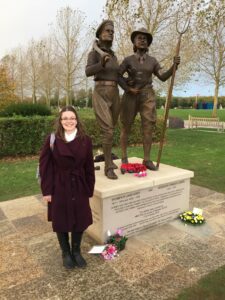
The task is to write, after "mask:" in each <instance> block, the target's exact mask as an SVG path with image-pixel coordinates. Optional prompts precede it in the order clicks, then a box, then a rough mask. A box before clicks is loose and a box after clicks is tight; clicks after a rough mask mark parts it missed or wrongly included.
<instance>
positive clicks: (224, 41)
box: [197, 0, 225, 116]
mask: <svg viewBox="0 0 225 300" xmlns="http://www.w3.org/2000/svg"><path fill="white" fill-rule="evenodd" d="M204 3H205V5H203V6H202V7H200V8H199V11H198V14H197V17H198V20H197V26H198V31H197V38H198V39H197V40H198V47H199V50H200V51H201V55H200V56H199V62H198V66H199V69H200V71H201V72H203V73H204V74H205V75H206V76H207V78H208V79H209V80H210V81H211V82H213V83H214V105H213V113H212V116H216V115H217V104H218V95H219V88H220V87H221V86H222V85H224V84H225V0H210V1H204Z"/></svg>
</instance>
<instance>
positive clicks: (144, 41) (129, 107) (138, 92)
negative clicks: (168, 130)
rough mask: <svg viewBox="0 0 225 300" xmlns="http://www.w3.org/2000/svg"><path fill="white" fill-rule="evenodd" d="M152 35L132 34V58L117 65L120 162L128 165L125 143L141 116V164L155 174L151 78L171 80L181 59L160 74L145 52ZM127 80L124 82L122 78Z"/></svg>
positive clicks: (154, 116)
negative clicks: (134, 123) (119, 93)
mask: <svg viewBox="0 0 225 300" xmlns="http://www.w3.org/2000/svg"><path fill="white" fill-rule="evenodd" d="M152 39H153V38H152V35H151V33H149V32H148V31H147V30H146V29H145V28H140V29H138V30H136V31H133V32H132V34H131V41H132V43H133V50H134V54H133V55H130V56H128V57H126V58H125V59H124V60H123V62H122V64H121V65H120V71H119V73H120V76H121V77H122V80H120V82H121V84H120V85H121V87H122V88H123V89H124V94H123V97H122V103H121V112H120V119H121V123H122V128H121V135H120V144H121V149H122V162H123V163H127V162H128V157H127V141H128V136H129V133H130V130H131V126H132V124H133V122H134V119H135V117H136V115H137V113H138V112H139V113H140V116H141V124H142V134H143V149H144V160H143V164H144V165H145V166H146V167H147V168H148V169H149V170H154V171H155V170H156V166H155V165H154V164H153V162H152V160H151V159H150V151H151V145H152V133H153V130H154V126H155V123H156V97H155V92H154V90H153V85H152V75H155V76H156V77H158V78H159V79H160V80H161V81H166V80H167V79H168V78H170V77H171V75H172V72H173V65H174V64H176V66H178V64H179V63H180V57H178V56H177V57H174V64H173V65H172V66H171V68H170V69H169V70H168V71H166V72H163V71H162V68H161V66H160V64H159V63H158V61H157V60H156V59H155V58H154V57H152V56H150V55H149V54H148V48H149V46H150V45H151V43H152ZM125 73H127V74H128V77H127V78H125V77H124V74H125Z"/></svg>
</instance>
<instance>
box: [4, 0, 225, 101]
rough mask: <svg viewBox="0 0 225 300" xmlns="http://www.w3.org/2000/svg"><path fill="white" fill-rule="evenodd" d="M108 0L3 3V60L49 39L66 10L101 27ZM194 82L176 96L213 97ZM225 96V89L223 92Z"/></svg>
mask: <svg viewBox="0 0 225 300" xmlns="http://www.w3.org/2000/svg"><path fill="white" fill-rule="evenodd" d="M105 3H106V0H0V59H1V57H3V56H4V55H5V54H7V53H9V52H10V50H11V49H13V48H15V47H18V46H20V45H21V46H27V44H28V42H29V41H30V40H31V39H32V38H34V39H36V40H38V39H40V38H42V37H44V36H46V35H47V34H48V32H49V24H51V23H55V21H56V14H57V11H58V10H59V9H60V8H62V7H66V6H70V7H71V8H72V9H79V10H80V11H82V12H84V13H85V15H86V17H87V24H92V23H93V22H95V23H99V22H100V21H101V20H102V15H103V13H102V10H103V7H104V5H105ZM202 82H203V80H201V79H199V80H198V81H196V80H193V81H192V82H191V83H189V84H187V85H186V86H183V87H180V88H179V90H175V91H174V95H179V96H190V95H193V96H195V95H197V94H199V95H213V92H214V88H213V85H210V84H205V83H202ZM220 95H225V87H224V88H223V89H222V88H221V89H220Z"/></svg>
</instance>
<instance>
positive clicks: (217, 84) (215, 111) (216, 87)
mask: <svg viewBox="0 0 225 300" xmlns="http://www.w3.org/2000/svg"><path fill="white" fill-rule="evenodd" d="M218 95H219V82H217V81H216V85H215V91H214V100H213V111H212V117H213V118H215V117H216V116H217V105H218Z"/></svg>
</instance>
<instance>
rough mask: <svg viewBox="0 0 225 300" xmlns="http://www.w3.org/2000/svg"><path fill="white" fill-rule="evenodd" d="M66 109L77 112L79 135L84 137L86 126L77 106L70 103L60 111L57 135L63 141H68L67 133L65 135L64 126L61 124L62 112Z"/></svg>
mask: <svg viewBox="0 0 225 300" xmlns="http://www.w3.org/2000/svg"><path fill="white" fill-rule="evenodd" d="M65 111H71V112H73V113H74V114H75V116H76V119H77V135H78V136H80V137H82V138H83V137H84V136H85V130H84V127H83V125H82V123H81V121H80V119H79V116H78V114H77V112H76V110H75V108H74V107H73V106H71V105H68V106H64V107H63V108H62V109H61V111H60V113H59V116H58V118H57V120H56V136H57V137H59V138H61V139H62V140H63V141H65V142H66V140H65V135H64V128H63V126H62V124H61V118H62V114H63V113H64V112H65Z"/></svg>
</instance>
